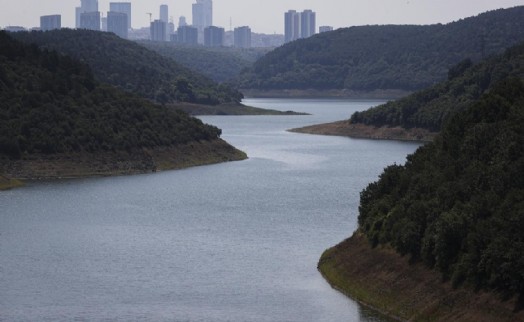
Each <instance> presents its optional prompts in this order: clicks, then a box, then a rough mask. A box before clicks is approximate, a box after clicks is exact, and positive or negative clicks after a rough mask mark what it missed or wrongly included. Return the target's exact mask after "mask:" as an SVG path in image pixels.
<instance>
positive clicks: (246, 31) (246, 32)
mask: <svg viewBox="0 0 524 322" xmlns="http://www.w3.org/2000/svg"><path fill="white" fill-rule="evenodd" d="M233 38H234V39H233V44H234V46H235V47H238V48H250V47H251V28H249V27H247V26H245V27H238V28H235V31H234V34H233Z"/></svg>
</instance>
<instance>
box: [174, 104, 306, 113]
mask: <svg viewBox="0 0 524 322" xmlns="http://www.w3.org/2000/svg"><path fill="white" fill-rule="evenodd" d="M169 107H171V108H175V109H179V110H182V111H184V112H186V113H188V114H190V115H195V116H196V115H307V114H306V113H297V112H293V111H285V112H282V111H277V110H270V109H265V108H258V107H252V106H247V105H244V104H239V103H226V104H220V105H214V106H213V105H200V104H191V103H177V104H176V105H170V106H169Z"/></svg>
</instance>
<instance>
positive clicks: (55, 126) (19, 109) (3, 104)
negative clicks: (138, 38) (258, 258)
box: [0, 32, 221, 160]
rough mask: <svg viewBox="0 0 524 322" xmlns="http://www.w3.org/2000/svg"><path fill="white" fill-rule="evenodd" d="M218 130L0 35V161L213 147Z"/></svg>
mask: <svg viewBox="0 0 524 322" xmlns="http://www.w3.org/2000/svg"><path fill="white" fill-rule="evenodd" d="M220 134H221V131H220V129H218V128H216V127H214V126H210V125H204V124H203V123H202V122H201V121H200V120H198V119H195V118H192V117H190V116H188V115H187V114H186V113H184V112H179V111H175V110H172V109H167V108H165V107H162V106H159V105H155V104H153V103H151V102H149V101H147V100H144V99H142V98H139V97H136V96H134V95H131V94H128V93H125V92H123V91H121V90H118V89H115V88H113V87H110V86H108V85H101V84H100V83H98V82H97V81H96V80H95V78H94V76H93V74H92V72H91V69H90V68H89V67H88V66H87V65H86V64H83V63H79V62H77V61H76V60H74V59H72V58H70V57H68V56H62V55H60V54H58V53H57V52H55V51H49V50H46V49H44V50H40V49H39V48H38V47H37V46H36V45H25V44H22V43H20V42H18V41H16V40H14V39H12V38H11V37H10V36H9V35H8V34H7V33H5V32H0V159H2V158H3V160H6V159H5V158H9V159H20V158H24V157H25V156H28V155H32V154H57V153H80V152H88V153H95V152H96V153H98V152H107V151H113V152H114V151H128V152H131V151H136V150H139V149H141V148H155V147H174V146H181V145H186V144H189V143H192V142H198V141H214V140H217V139H218V138H219V136H220Z"/></svg>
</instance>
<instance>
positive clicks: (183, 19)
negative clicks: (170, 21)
mask: <svg viewBox="0 0 524 322" xmlns="http://www.w3.org/2000/svg"><path fill="white" fill-rule="evenodd" d="M178 26H179V27H184V26H187V21H186V17H184V16H180V18H179V19H178Z"/></svg>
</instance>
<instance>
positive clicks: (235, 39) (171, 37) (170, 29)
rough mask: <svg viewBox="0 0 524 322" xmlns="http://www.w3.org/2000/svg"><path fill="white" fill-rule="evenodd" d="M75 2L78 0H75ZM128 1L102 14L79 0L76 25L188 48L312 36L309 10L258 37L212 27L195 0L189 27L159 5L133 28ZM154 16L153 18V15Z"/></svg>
mask: <svg viewBox="0 0 524 322" xmlns="http://www.w3.org/2000/svg"><path fill="white" fill-rule="evenodd" d="M77 1H78V0H77ZM131 13H132V10H131V2H110V3H109V11H108V12H107V14H105V15H104V14H103V13H102V12H101V11H100V10H99V6H98V0H80V6H78V7H76V8H75V17H76V18H75V26H76V28H77V29H88V30H96V31H105V32H112V33H114V34H116V35H117V36H119V37H121V38H124V39H132V40H137V39H149V40H151V41H161V42H164V41H171V42H175V43H179V44H182V45H187V46H198V45H202V46H207V47H222V46H233V47H237V48H250V47H278V46H280V45H282V44H284V43H287V42H290V41H293V40H297V39H300V38H307V37H310V36H312V35H314V34H315V28H316V13H315V12H314V11H312V10H304V11H302V12H297V11H296V10H289V11H288V12H286V13H285V14H284V16H285V33H284V35H278V34H273V35H268V34H257V33H253V32H252V31H251V28H250V27H249V26H241V27H236V28H234V29H233V28H232V27H231V29H230V30H229V31H226V30H225V29H224V28H222V27H218V26H215V25H213V1H212V0H195V3H193V4H192V24H189V23H188V22H187V20H186V17H185V16H180V17H179V19H178V27H177V28H176V26H175V23H174V22H173V21H174V20H173V17H172V16H170V15H169V7H168V5H167V4H162V5H160V8H159V11H158V19H156V17H155V19H153V13H145V14H147V15H149V17H150V25H149V26H148V27H144V28H139V29H133V26H132V19H131ZM155 16H156V15H155ZM60 28H62V18H61V16H60V15H47V16H41V17H40V27H39V28H33V29H34V30H38V29H39V30H42V31H49V30H54V29H60ZM4 29H5V30H8V31H13V32H15V31H24V30H26V29H25V28H23V27H17V26H9V27H6V28H4ZM331 30H333V27H330V26H321V27H320V28H319V32H328V31H331Z"/></svg>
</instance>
